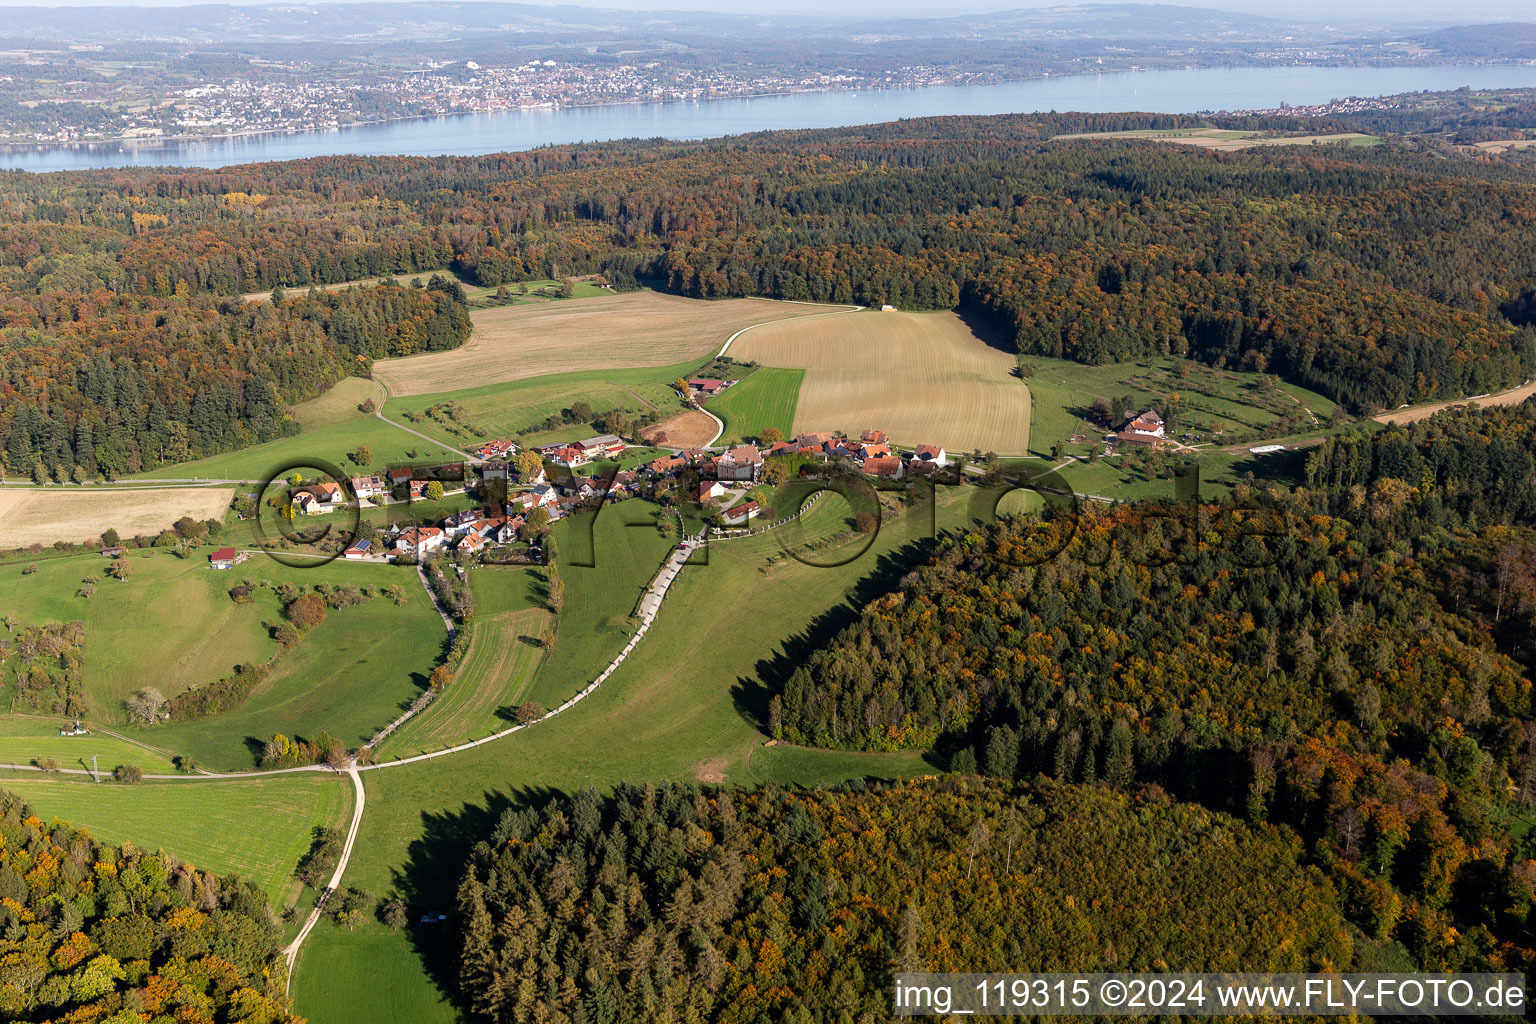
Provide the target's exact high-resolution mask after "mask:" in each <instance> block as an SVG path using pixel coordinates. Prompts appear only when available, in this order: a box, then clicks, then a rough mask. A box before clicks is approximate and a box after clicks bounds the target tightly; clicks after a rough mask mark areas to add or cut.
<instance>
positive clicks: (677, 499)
mask: <svg viewBox="0 0 1536 1024" xmlns="http://www.w3.org/2000/svg"><path fill="white" fill-rule="evenodd" d="M473 452H474V454H475V455H476V456H477V457H478V461H474V462H452V463H443V464H438V465H431V466H400V467H395V468H391V469H388V470H386V471H384V472H383V473H381V474H374V475H366V476H355V477H351V478H349V479H347V480H346V481H345V482H338V481H335V480H329V479H305V478H303V477H302V476H295V477H292V478H289V479H288V480H287V481H284V482H283V486H282V487H281V489H280V490H279V492H278V493H277V494H275V495H273V496H271V497H269V498H268V504H269V505H272V506H273V507H274V508H275V509H276V510H277V511H278V514H279V515H280V516H281V517H283V518H287V519H290V520H295V521H298V520H305V519H308V518H309V517H313V516H325V515H330V514H334V513H340V512H343V511H346V510H348V509H358V510H363V509H368V508H370V507H376V508H386V509H394V510H395V514H393V515H388V516H386V517H385V518H386V519H387V520H390V522H388V523H376V522H375V517H365V518H363V519H362V520H361V524H366V525H360V528H359V529H358V530H357V531H356V535H355V536H354V537H353V538H352V539H351V542H350V543H349V544H348V546H347V547H346V548H345V549H344V550H343V551H342V552H341V554H342V557H343V558H345V559H347V560H350V561H377V562H401V563H418V562H421V561H424V560H426V559H428V558H432V557H436V556H456V557H457V558H458V559H459V560H460V562H461V563H462V562H465V561H468V560H474V559H477V558H479V557H481V556H485V555H487V554H488V553H490V552H493V551H495V552H497V553H498V555H499V556H502V557H505V556H507V555H511V556H513V557H515V558H521V559H526V560H532V561H538V560H539V559H540V558H541V553H542V552H541V544H540V541H541V539H542V537H543V536H544V535H545V534H546V533H547V531H548V528H549V526H550V524H551V523H554V522H557V521H559V520H561V519H563V518H565V517H567V516H570V515H573V514H576V513H578V512H581V511H584V510H587V509H591V508H594V507H596V506H599V505H601V504H604V503H608V502H614V501H623V500H626V499H629V498H636V497H640V498H650V499H653V500H657V501H659V502H660V503H662V504H663V505H666V506H671V507H678V508H681V507H687V508H689V509H690V511H691V513H692V514H693V515H694V516H695V518H701V519H702V521H703V522H707V523H710V524H712V525H713V526H715V527H716V528H718V529H724V530H732V529H744V528H747V527H750V526H751V525H753V524H754V521H757V520H762V521H763V522H771V521H773V519H774V518H775V514H774V510H773V509H772V508H771V507H770V503H769V497H768V492H769V491H770V490H771V488H773V487H775V486H777V485H779V484H782V483H784V482H786V481H787V480H789V479H791V478H793V477H797V476H805V477H814V476H816V475H817V473H818V468H821V467H826V466H829V465H833V464H837V465H840V466H842V467H844V468H845V469H851V470H852V471H854V472H857V473H860V474H863V475H865V476H868V477H873V478H878V479H883V480H898V479H902V478H904V477H911V476H920V477H921V476H929V475H931V474H933V473H935V472H937V471H939V470H942V469H945V468H946V467H950V466H952V465H954V460H953V459H952V458H951V456H950V455H949V454H948V453H947V452H946V451H945V450H944V448H943V447H942V446H940V445H928V444H919V445H916V446H913V447H912V448H910V449H907V450H898V449H896V448H894V447H893V446H892V445H891V443H890V440H889V438H888V437H887V435H886V433H885V432H884V431H882V430H878V429H869V430H865V431H863V432H861V433H860V435H859V436H858V437H847V436H844V435H842V434H840V433H833V432H828V431H821V432H810V433H803V434H800V435H798V436H796V437H793V438H789V439H775V440H772V441H771V442H761V439H760V443H756V444H754V443H743V444H738V445H734V446H730V447H725V448H673V449H671V450H667V449H666V448H660V449H658V448H657V447H655V446H653V445H649V444H643V443H635V442H631V441H626V440H625V439H624V438H622V437H619V436H618V435H615V434H599V435H596V436H593V437H589V438H585V439H583V440H578V441H571V442H568V443H564V444H554V445H547V446H543V447H538V448H530V449H527V450H522V449H520V448H519V447H518V446H517V445H516V444H515V443H513V442H511V441H506V440H495V441H490V442H487V443H485V444H482V445H480V446H479V447H478V448H476V449H474V450H473ZM455 496H465V497H468V498H470V499H472V502H473V504H474V506H476V507H471V508H466V509H463V510H461V511H457V512H453V513H451V514H449V515H447V516H445V517H443V518H440V519H435V520H432V521H424V520H420V519H415V518H412V516H411V509H412V507H413V506H416V505H419V504H420V503H424V502H439V501H444V500H445V499H452V498H454V497H455ZM239 560H241V555H240V554H238V553H237V552H236V550H235V549H233V548H221V549H219V550H217V551H215V552H214V553H213V555H212V556H211V558H210V564H211V565H212V567H213V568H216V569H222V568H230V567H232V566H233V565H235V564H236V563H237V562H238V561H239Z"/></svg>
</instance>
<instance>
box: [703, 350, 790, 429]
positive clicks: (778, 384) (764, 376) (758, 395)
mask: <svg viewBox="0 0 1536 1024" xmlns="http://www.w3.org/2000/svg"><path fill="white" fill-rule="evenodd" d="M804 379H805V371H804V370H784V369H779V368H778V367H773V366H764V367H761V368H759V369H756V370H753V371H752V372H751V373H750V374H748V375H747V376H746V377H745V378H744V379H743V380H742V381H741V383H739V384H735V385H733V386H732V387H730V388H727V389H726V390H725V391H724V392H723V393H721V394H720V395H718V396H717V397H715V398H711V399H710V400H709V401H708V402H707V403H706V406H707V408H708V409H709V411H710V412H712V413H714V414H715V415H716V416H718V417H720V418H721V419H722V420H724V421H725V435H724V436H725V438H726V439H728V440H745V439H746V438H749V437H750V438H758V437H762V435H763V431H764V430H767V429H768V428H769V427H775V428H777V429H778V431H779V433H781V434H783V435H784V436H785V437H789V436H791V433H792V432H793V428H794V424H795V406H796V405H797V404H798V403H799V401H800V383H801V381H803V380H804Z"/></svg>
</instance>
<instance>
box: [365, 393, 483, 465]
mask: <svg viewBox="0 0 1536 1024" xmlns="http://www.w3.org/2000/svg"><path fill="white" fill-rule="evenodd" d="M374 383H375V384H377V385H378V386H379V389H380V390H381V391H383V392H384V402H387V401H389V385H388V384H385V383H384V382H383V381H381V380H380V381H374ZM384 402H380V403H379V407H378V408H377V409H375V410H373V414H374V415H375V416H377V417H378V418H379V419H381V420H383V421H384V422H385V423H388V424H389V425H390V426H392V427H394V428H395V429H396V430H403V431H405V432H406V433H407V434H413V435H415V436H416V437H419V438H421V439H422V440H423V441H430V442H432V443H433V444H438V445H442V446H443V448H444V449H445V450H447V451H450V452H453V454H455V455H458V456H460V457H462V458H463V459H464V461H465V462H469V463H473V464H474V465H476V466H478V465H480V463H482V462H484V461H485V460H484V459H482V458H480V457H479V456H478V455H471V454H469V452H466V451H460V450H459V449H458V448H455V447H454V446H453V445H451V444H449V443H448V442H446V441H439V440H438V439H437V438H435V437H428V436H427V435H426V434H423V433H422V432H421V431H419V430H412V429H411V428H410V427H408V426H406V425H405V424H404V423H396V422H395V421H394V420H392V419H390V418H389V417H388V416H385V415H384Z"/></svg>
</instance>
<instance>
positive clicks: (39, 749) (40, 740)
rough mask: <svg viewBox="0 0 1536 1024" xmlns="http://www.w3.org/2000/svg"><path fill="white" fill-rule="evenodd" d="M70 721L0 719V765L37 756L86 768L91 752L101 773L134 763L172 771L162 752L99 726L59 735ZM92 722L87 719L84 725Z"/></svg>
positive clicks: (148, 769)
mask: <svg viewBox="0 0 1536 1024" xmlns="http://www.w3.org/2000/svg"><path fill="white" fill-rule="evenodd" d="M73 724H74V722H73V720H72V719H71V720H66V719H63V718H45V717H30V716H29V717H19V716H18V717H14V718H0V764H31V763H32V762H33V761H34V760H35V759H37V758H42V757H51V758H53V759H54V760H56V761H58V762H59V766H60V767H61V768H90V767H91V757H92V755H94V756H95V757H96V758H97V767H98V768H99V770H100V771H103V772H110V771H111V770H112V769H113V768H116V767H117V766H118V765H120V764H133V765H138V766H139V767H140V768H142V769H143V770H144V771H146V772H170V771H173V770H174V769H173V767H172V765H171V759H170V758H169V757H167V756H166V755H164V754H162V753H159V752H158V751H154V750H150V749H148V748H147V747H142V746H140V745H139V744H137V743H131V742H129V741H128V740H124V739H119V738H118V737H116V736H112V735H109V734H107V733H104V732H101V731H100V729H96V730H95V731H93V732H92V733H91V734H90V735H89V736H60V735H59V729H60V728H62V727H66V726H71V725H73ZM94 724H95V723H93V722H89V721H87V725H94Z"/></svg>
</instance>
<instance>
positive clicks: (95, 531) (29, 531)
mask: <svg viewBox="0 0 1536 1024" xmlns="http://www.w3.org/2000/svg"><path fill="white" fill-rule="evenodd" d="M230 497H231V492H230V490H229V489H228V488H227V487H178V488H174V489H164V488H156V489H147V490H146V489H139V488H130V489H126V490H115V489H113V488H110V487H37V488H33V487H5V488H0V522H4V523H5V535H4V540H3V541H0V544H3V545H4V546H5V547H7V548H24V547H28V546H30V545H33V544H43V545H49V544H52V543H53V542H54V541H61V540H62V541H68V542H70V543H78V542H80V541H89V540H96V539H98V538H100V537H101V535H102V533H103V532H105V531H106V530H107V529H108V528H111V529H115V530H116V531H117V532H118V533H119V534H121V535H122V536H124V537H134V536H137V535H139V534H145V535H149V536H153V535H154V534H157V533H159V532H160V531H161V530H165V529H168V528H169V527H170V526H171V524H172V523H174V522H176V520H178V519H180V518H181V517H182V516H191V517H192V518H193V519H218V518H219V517H220V516H222V515H223V513H224V510H225V509H226V508H227V507H229V500H230Z"/></svg>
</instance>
